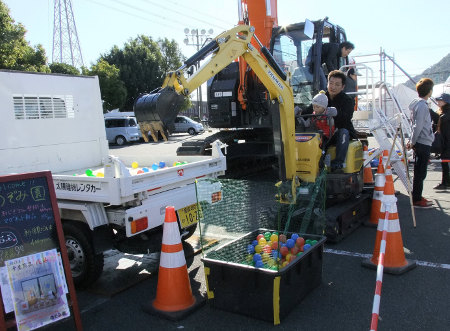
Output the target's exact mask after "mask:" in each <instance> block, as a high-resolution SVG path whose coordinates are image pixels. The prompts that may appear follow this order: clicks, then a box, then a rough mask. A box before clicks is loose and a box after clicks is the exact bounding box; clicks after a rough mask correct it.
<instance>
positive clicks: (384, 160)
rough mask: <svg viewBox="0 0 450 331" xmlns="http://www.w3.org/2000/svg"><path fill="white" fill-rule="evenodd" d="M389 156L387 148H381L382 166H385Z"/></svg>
mask: <svg viewBox="0 0 450 331" xmlns="http://www.w3.org/2000/svg"><path fill="white" fill-rule="evenodd" d="M388 158H389V151H388V150H387V149H385V150H383V166H384V168H386V167H387V164H386V163H387V160H388Z"/></svg>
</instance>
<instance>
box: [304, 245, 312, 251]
mask: <svg viewBox="0 0 450 331" xmlns="http://www.w3.org/2000/svg"><path fill="white" fill-rule="evenodd" d="M310 248H311V245H310V244H305V246H303V251H307V250H308V249H310Z"/></svg>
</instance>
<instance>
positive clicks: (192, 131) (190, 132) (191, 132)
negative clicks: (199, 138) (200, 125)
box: [188, 128, 197, 136]
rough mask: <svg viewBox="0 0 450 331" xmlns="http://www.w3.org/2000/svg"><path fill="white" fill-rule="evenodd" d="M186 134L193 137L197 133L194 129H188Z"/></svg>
mask: <svg viewBox="0 0 450 331" xmlns="http://www.w3.org/2000/svg"><path fill="white" fill-rule="evenodd" d="M188 133H189V134H190V135H191V136H194V135H195V134H196V133H197V132H195V129H194V128H189V130H188Z"/></svg>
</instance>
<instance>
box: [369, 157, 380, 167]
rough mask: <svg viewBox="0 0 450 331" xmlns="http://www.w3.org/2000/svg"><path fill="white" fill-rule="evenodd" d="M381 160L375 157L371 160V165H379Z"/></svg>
mask: <svg viewBox="0 0 450 331" xmlns="http://www.w3.org/2000/svg"><path fill="white" fill-rule="evenodd" d="M379 162H380V161H379V160H377V159H373V160H372V161H370V166H372V167H378V164H379Z"/></svg>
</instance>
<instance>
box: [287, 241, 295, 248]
mask: <svg viewBox="0 0 450 331" xmlns="http://www.w3.org/2000/svg"><path fill="white" fill-rule="evenodd" d="M286 246H287V248H292V247H294V246H295V241H294V239H288V240H287V241H286Z"/></svg>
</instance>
